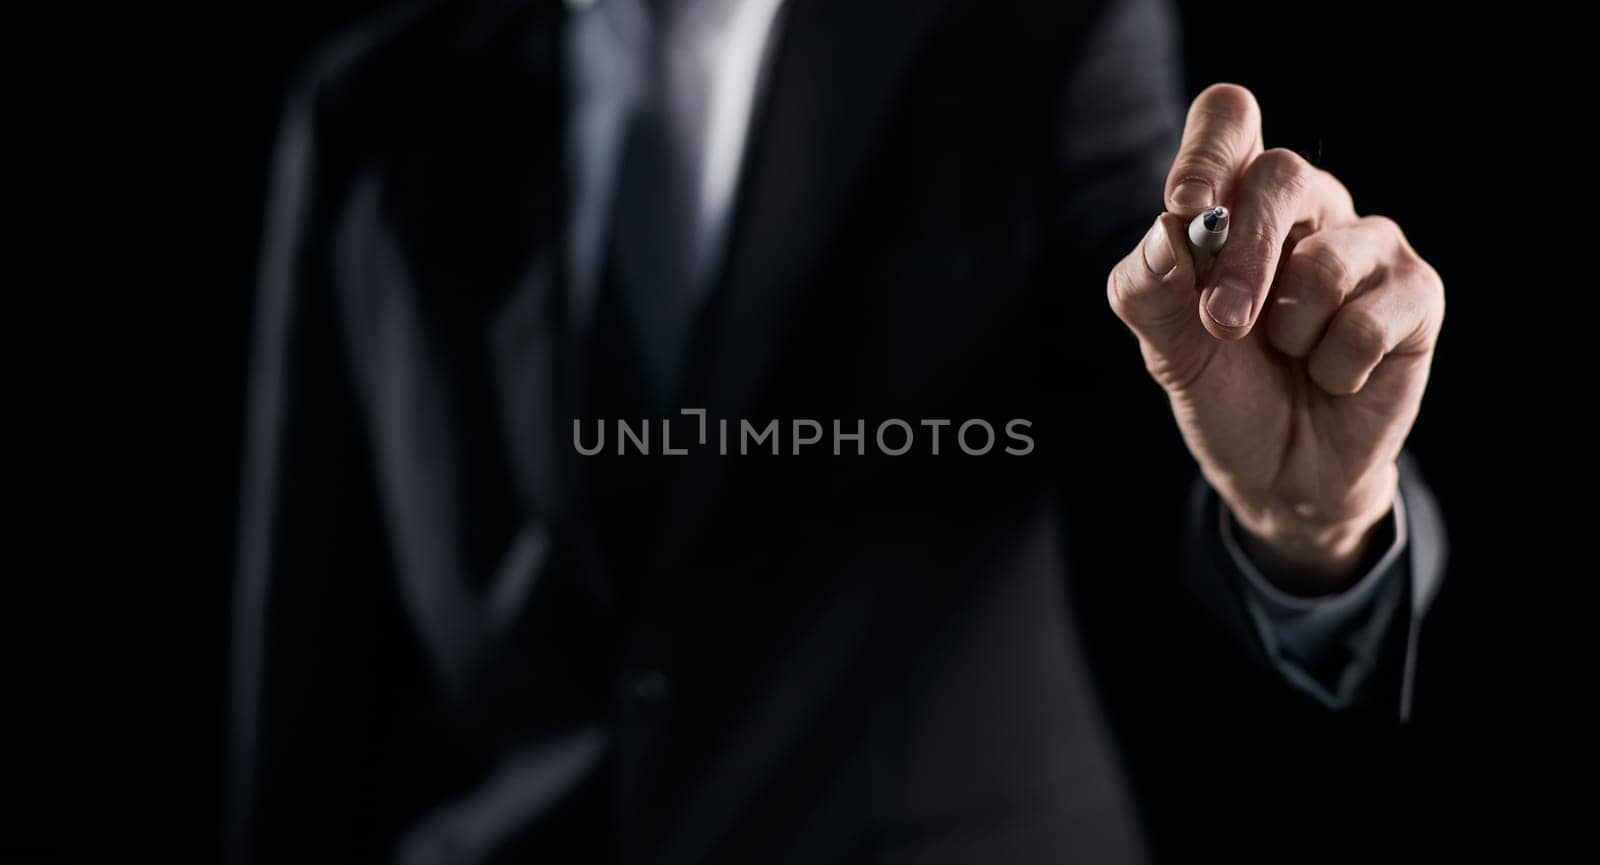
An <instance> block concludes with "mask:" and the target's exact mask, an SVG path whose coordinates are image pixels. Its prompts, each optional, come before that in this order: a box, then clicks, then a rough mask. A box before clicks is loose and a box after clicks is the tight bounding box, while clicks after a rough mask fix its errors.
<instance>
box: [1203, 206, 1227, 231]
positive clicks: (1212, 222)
mask: <svg viewBox="0 0 1600 865" xmlns="http://www.w3.org/2000/svg"><path fill="white" fill-rule="evenodd" d="M1204 222H1205V226H1206V231H1221V230H1222V229H1223V228H1225V227H1227V225H1228V208H1226V207H1213V208H1211V209H1210V210H1208V211H1206V212H1205V217H1204Z"/></svg>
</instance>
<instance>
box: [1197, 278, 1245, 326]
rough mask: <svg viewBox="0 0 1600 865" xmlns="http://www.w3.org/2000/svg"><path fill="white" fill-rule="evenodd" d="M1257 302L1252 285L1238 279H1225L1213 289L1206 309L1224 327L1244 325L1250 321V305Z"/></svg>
mask: <svg viewBox="0 0 1600 865" xmlns="http://www.w3.org/2000/svg"><path fill="white" fill-rule="evenodd" d="M1254 304H1255V294H1254V293H1253V292H1251V291H1250V287H1249V286H1247V285H1245V284H1244V283H1243V282H1240V281H1239V280H1237V279H1225V280H1223V281H1222V282H1219V283H1217V287H1216V288H1213V289H1212V290H1211V299H1210V300H1208V301H1206V311H1207V312H1209V313H1211V317H1212V319H1214V320H1215V321H1216V322H1217V324H1220V325H1222V326H1224V327H1244V326H1245V325H1247V324H1249V323H1250V307H1251V306H1253V305H1254Z"/></svg>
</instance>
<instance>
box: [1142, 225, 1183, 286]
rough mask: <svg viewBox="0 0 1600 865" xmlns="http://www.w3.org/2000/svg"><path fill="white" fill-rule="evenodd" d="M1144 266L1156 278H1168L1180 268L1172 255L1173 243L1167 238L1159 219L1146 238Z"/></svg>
mask: <svg viewBox="0 0 1600 865" xmlns="http://www.w3.org/2000/svg"><path fill="white" fill-rule="evenodd" d="M1144 266H1145V267H1148V268H1150V272H1151V273H1154V274H1155V275H1156V276H1166V275H1167V274H1169V273H1171V272H1172V269H1173V268H1174V267H1177V266H1178V260H1177V258H1175V257H1174V256H1173V254H1172V243H1171V241H1170V240H1168V238H1167V230H1166V228H1164V227H1163V226H1162V225H1161V220H1159V219H1157V220H1156V224H1155V225H1153V226H1151V227H1150V232H1149V233H1148V234H1146V235H1145V236H1144Z"/></svg>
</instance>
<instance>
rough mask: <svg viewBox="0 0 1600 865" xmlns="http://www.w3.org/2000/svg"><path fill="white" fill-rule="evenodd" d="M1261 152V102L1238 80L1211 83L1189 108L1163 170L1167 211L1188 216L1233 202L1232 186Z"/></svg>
mask: <svg viewBox="0 0 1600 865" xmlns="http://www.w3.org/2000/svg"><path fill="white" fill-rule="evenodd" d="M1260 152H1261V106H1259V105H1257V104H1256V98H1255V96H1254V95H1252V94H1251V93H1250V91H1248V90H1246V89H1244V88H1243V87H1240V86H1239V85H1237V84H1213V85H1211V86H1210V87H1207V88H1206V89H1205V90H1203V91H1201V93H1200V95H1199V96H1196V97H1195V98H1194V102H1193V103H1192V104H1190V106H1189V118H1188V120H1187V121H1186V122H1185V123H1184V127H1183V143H1182V144H1181V145H1179V147H1178V157H1177V159H1174V160H1173V162H1172V170H1171V171H1170V172H1168V173H1167V191H1166V205H1167V209H1168V210H1170V211H1172V212H1173V213H1176V214H1178V215H1179V216H1185V217H1192V216H1194V215H1195V214H1197V213H1199V212H1200V211H1202V210H1205V209H1206V208H1208V207H1211V206H1212V205H1215V204H1224V203H1226V202H1229V201H1231V200H1232V196H1233V187H1234V184H1235V183H1236V182H1237V181H1238V179H1239V176H1240V175H1241V174H1242V173H1243V172H1244V169H1245V167H1246V166H1248V165H1249V164H1250V162H1251V161H1252V160H1254V159H1255V157H1256V155H1257V154H1259V153H1260Z"/></svg>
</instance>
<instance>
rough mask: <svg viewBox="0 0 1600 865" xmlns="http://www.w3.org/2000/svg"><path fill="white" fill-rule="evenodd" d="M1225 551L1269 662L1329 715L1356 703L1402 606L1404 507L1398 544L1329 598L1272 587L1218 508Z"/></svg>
mask: <svg viewBox="0 0 1600 865" xmlns="http://www.w3.org/2000/svg"><path fill="white" fill-rule="evenodd" d="M1218 504H1219V505H1220V507H1218V508H1217V513H1218V530H1219V532H1220V533H1221V535H1222V545H1223V548H1224V549H1225V550H1227V554H1228V557H1229V559H1231V560H1232V564H1233V566H1234V570H1235V571H1236V573H1237V574H1238V575H1239V582H1240V583H1241V585H1242V589H1243V590H1242V594H1243V596H1244V606H1245V609H1246V610H1247V611H1248V613H1249V615H1250V619H1251V621H1252V623H1253V624H1254V626H1255V630H1256V632H1257V636H1258V637H1259V638H1260V640H1261V644H1262V647H1263V648H1264V649H1265V651H1266V654H1267V657H1268V658H1269V659H1270V660H1271V661H1272V664H1273V666H1274V667H1276V668H1277V670H1278V671H1279V672H1280V673H1281V674H1282V675H1283V676H1284V677H1285V678H1286V679H1288V681H1289V683H1290V684H1292V685H1294V686H1295V687H1296V688H1297V689H1299V690H1300V691H1303V692H1305V693H1306V694H1308V695H1310V696H1311V697H1312V698H1314V699H1316V700H1317V701H1318V702H1319V703H1322V704H1323V705H1325V706H1327V707H1329V708H1334V709H1338V708H1344V707H1346V706H1349V705H1350V704H1351V703H1353V702H1354V701H1355V700H1356V698H1357V696H1358V695H1359V693H1360V691H1361V687H1362V685H1363V684H1365V683H1366V681H1367V680H1368V679H1369V678H1370V675H1371V673H1372V671H1373V670H1374V669H1375V668H1376V667H1377V662H1378V657H1379V654H1380V650H1381V648H1382V644H1383V634H1384V630H1385V626H1386V625H1387V623H1388V622H1389V621H1390V620H1391V618H1392V617H1393V614H1394V612H1395V611H1396V610H1397V609H1399V608H1400V606H1401V604H1402V601H1403V600H1404V594H1405V593H1404V591H1403V589H1404V588H1405V583H1406V581H1405V580H1403V579H1400V578H1399V575H1400V573H1401V572H1402V571H1404V570H1405V565H1406V558H1405V555H1404V552H1405V549H1406V544H1407V536H1406V535H1407V532H1406V514H1405V499H1404V498H1403V497H1401V495H1400V494H1399V492H1398V491H1396V493H1395V497H1394V505H1393V507H1392V509H1391V511H1390V514H1389V517H1388V519H1389V520H1390V521H1391V525H1392V526H1393V531H1392V533H1389V534H1390V537H1392V539H1393V540H1392V541H1391V542H1390V544H1389V547H1388V549H1386V550H1385V551H1384V553H1383V555H1382V556H1381V557H1380V558H1379V559H1378V561H1377V563H1376V564H1375V565H1373V567H1372V568H1371V569H1370V570H1368V571H1367V573H1365V574H1363V575H1362V577H1361V579H1360V580H1358V581H1357V582H1356V583H1355V585H1353V586H1351V587H1350V588H1348V589H1345V590H1344V591H1342V592H1338V593H1336V594H1331V595H1318V596H1314V597H1305V596H1298V595H1291V594H1289V593H1287V592H1285V591H1283V590H1282V589H1279V588H1278V587H1276V586H1274V585H1273V584H1272V583H1271V582H1270V581H1269V580H1267V578H1266V577H1265V576H1263V575H1262V574H1261V571H1260V570H1259V569H1257V568H1256V566H1255V564H1254V563H1252V562H1251V561H1250V557H1249V556H1247V555H1245V553H1244V551H1243V550H1242V549H1241V548H1240V547H1239V543H1238V541H1237V539H1236V535H1235V527H1234V522H1233V514H1232V513H1231V512H1230V511H1229V509H1228V507H1227V505H1226V504H1225V503H1221V502H1219V503H1218Z"/></svg>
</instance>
